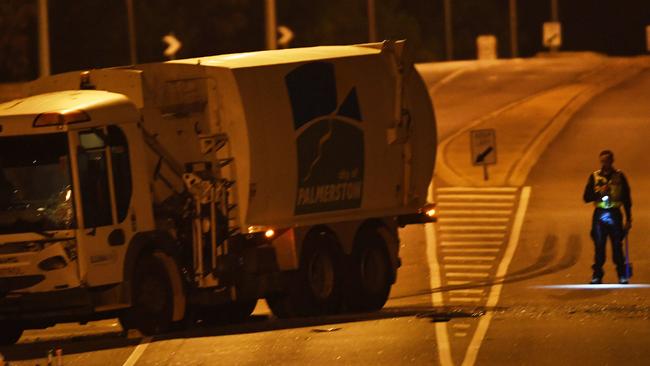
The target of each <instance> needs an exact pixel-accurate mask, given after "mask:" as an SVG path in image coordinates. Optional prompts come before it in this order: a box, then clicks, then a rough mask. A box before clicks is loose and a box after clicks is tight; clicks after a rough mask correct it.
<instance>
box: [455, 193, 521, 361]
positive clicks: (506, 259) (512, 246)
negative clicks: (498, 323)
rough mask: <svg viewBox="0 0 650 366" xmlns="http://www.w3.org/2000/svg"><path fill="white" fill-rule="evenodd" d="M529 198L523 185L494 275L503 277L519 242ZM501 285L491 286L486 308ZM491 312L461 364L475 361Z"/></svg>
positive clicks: (495, 297) (480, 322)
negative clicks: (506, 246)
mask: <svg viewBox="0 0 650 366" xmlns="http://www.w3.org/2000/svg"><path fill="white" fill-rule="evenodd" d="M529 199H530V187H524V188H523V189H522V190H521V197H520V198H519V205H518V207H517V213H516V214H515V221H514V224H513V225H512V233H511V234H510V240H509V241H508V248H507V249H506V252H505V254H504V256H503V259H502V260H501V263H499V267H498V268H497V273H496V277H497V278H503V277H504V276H505V274H506V272H507V271H508V267H509V266H510V262H511V261H512V257H514V254H515V251H516V249H517V245H518V244H519V235H520V234H521V228H522V226H523V223H524V216H525V215H526V209H527V208H528V200H529ZM502 287H503V284H502V283H498V284H495V285H493V286H492V289H491V290H490V295H489V297H488V301H487V308H488V309H490V308H493V307H494V306H496V305H497V303H498V301H499V296H500V295H501V288H502ZM492 315H493V313H492V312H491V311H488V312H487V313H486V314H485V315H484V316H483V317H481V319H480V320H479V324H478V326H477V328H476V331H475V332H474V336H473V337H472V341H471V342H470V345H469V347H468V349H467V353H466V354H465V359H464V360H463V366H473V365H474V364H475V363H476V358H477V356H478V351H479V349H480V347H481V343H482V342H483V339H484V338H485V334H486V333H487V330H488V326H489V325H490V321H491V320H492Z"/></svg>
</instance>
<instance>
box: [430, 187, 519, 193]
mask: <svg viewBox="0 0 650 366" xmlns="http://www.w3.org/2000/svg"><path fill="white" fill-rule="evenodd" d="M516 191H517V187H440V188H437V189H436V192H516Z"/></svg>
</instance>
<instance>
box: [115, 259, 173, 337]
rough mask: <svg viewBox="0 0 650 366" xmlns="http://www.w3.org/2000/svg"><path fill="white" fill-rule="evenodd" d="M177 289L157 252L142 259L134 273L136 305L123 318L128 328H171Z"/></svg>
mask: <svg viewBox="0 0 650 366" xmlns="http://www.w3.org/2000/svg"><path fill="white" fill-rule="evenodd" d="M172 311H173V293H172V288H171V284H170V279H169V274H168V273H167V270H166V269H165V266H164V264H163V263H162V262H161V261H160V260H159V259H157V258H156V257H155V256H154V255H145V256H144V257H143V258H141V259H139V260H138V263H137V264H136V270H135V274H134V276H133V295H132V307H131V309H129V310H128V312H127V313H126V314H125V316H124V317H123V318H120V320H121V322H122V326H123V327H124V328H126V329H128V328H135V329H138V330H139V331H140V332H142V334H144V335H154V334H159V333H164V332H166V331H168V330H169V329H170V327H171V325H172Z"/></svg>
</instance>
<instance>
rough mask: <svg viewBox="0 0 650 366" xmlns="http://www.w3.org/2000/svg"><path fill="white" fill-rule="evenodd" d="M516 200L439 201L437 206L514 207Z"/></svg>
mask: <svg viewBox="0 0 650 366" xmlns="http://www.w3.org/2000/svg"><path fill="white" fill-rule="evenodd" d="M514 205H515V204H514V202H437V203H436V207H437V208H443V207H462V208H467V207H513V206H514Z"/></svg>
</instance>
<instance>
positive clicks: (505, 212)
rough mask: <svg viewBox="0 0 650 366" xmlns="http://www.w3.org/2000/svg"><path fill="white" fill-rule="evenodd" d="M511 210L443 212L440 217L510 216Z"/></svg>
mask: <svg viewBox="0 0 650 366" xmlns="http://www.w3.org/2000/svg"><path fill="white" fill-rule="evenodd" d="M511 213H512V211H511V210H441V211H439V212H438V217H444V216H454V215H488V216H490V215H491V216H501V215H505V216H510V214H511Z"/></svg>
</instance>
